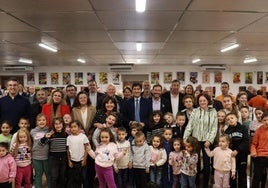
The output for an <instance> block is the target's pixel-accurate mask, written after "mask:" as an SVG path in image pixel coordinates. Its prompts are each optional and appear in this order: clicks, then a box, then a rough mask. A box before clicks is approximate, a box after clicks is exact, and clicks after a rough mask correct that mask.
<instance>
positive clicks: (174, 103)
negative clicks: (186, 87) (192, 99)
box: [170, 93, 179, 118]
mask: <svg viewBox="0 0 268 188" xmlns="http://www.w3.org/2000/svg"><path fill="white" fill-rule="evenodd" d="M170 100H171V107H172V114H173V116H174V118H176V114H177V113H178V110H179V94H177V95H176V96H174V95H172V94H171V93H170Z"/></svg>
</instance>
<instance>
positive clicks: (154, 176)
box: [150, 166, 162, 186]
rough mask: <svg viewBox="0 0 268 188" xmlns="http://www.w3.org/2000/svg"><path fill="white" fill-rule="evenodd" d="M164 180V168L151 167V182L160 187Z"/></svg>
mask: <svg viewBox="0 0 268 188" xmlns="http://www.w3.org/2000/svg"><path fill="white" fill-rule="evenodd" d="M161 179H162V167H154V166H151V167H150V181H151V183H156V184H157V185H158V186H160V184H161Z"/></svg>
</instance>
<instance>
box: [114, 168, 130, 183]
mask: <svg viewBox="0 0 268 188" xmlns="http://www.w3.org/2000/svg"><path fill="white" fill-rule="evenodd" d="M127 175H128V168H126V169H119V171H118V173H117V174H116V184H117V187H118V188H123V187H125V186H126V185H127Z"/></svg>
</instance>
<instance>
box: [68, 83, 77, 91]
mask: <svg viewBox="0 0 268 188" xmlns="http://www.w3.org/2000/svg"><path fill="white" fill-rule="evenodd" d="M70 87H73V88H74V89H75V91H77V87H76V86H75V85H73V84H69V85H67V86H66V90H67V88H70Z"/></svg>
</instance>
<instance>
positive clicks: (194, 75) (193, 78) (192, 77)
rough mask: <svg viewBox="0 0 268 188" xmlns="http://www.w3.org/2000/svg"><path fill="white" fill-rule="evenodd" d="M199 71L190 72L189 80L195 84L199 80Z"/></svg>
mask: <svg viewBox="0 0 268 188" xmlns="http://www.w3.org/2000/svg"><path fill="white" fill-rule="evenodd" d="M197 76H198V72H190V79H189V81H190V82H192V83H193V84H196V83H197V82H198V80H197Z"/></svg>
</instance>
